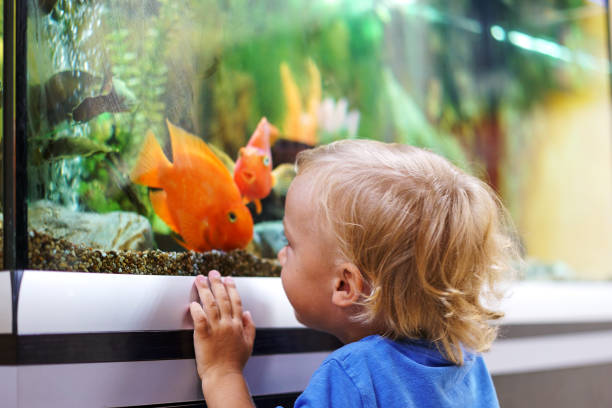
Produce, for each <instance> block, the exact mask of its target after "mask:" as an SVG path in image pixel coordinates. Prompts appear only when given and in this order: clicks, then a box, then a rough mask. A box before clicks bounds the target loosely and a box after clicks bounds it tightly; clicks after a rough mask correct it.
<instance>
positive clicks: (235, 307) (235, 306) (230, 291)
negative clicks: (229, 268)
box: [225, 276, 242, 319]
mask: <svg viewBox="0 0 612 408" xmlns="http://www.w3.org/2000/svg"><path fill="white" fill-rule="evenodd" d="M225 288H226V289H227V295H228V296H229V299H230V302H231V304H232V317H234V318H238V319H240V318H242V300H241V299H240V294H239V293H238V290H237V289H236V282H234V279H233V278H232V277H231V276H226V277H225Z"/></svg>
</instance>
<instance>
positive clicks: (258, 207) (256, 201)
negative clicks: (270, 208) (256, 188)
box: [253, 198, 261, 214]
mask: <svg viewBox="0 0 612 408" xmlns="http://www.w3.org/2000/svg"><path fill="white" fill-rule="evenodd" d="M253 203H255V212H256V213H257V214H261V201H259V199H257V198H256V199H255V200H253Z"/></svg>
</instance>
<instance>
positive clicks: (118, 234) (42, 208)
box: [28, 201, 154, 251]
mask: <svg viewBox="0 0 612 408" xmlns="http://www.w3.org/2000/svg"><path fill="white" fill-rule="evenodd" d="M28 224H29V227H30V229H34V230H36V231H40V232H44V233H46V234H49V235H51V236H53V237H54V238H59V239H65V240H67V241H69V242H71V243H73V244H77V245H84V246H86V247H90V248H94V249H101V250H107V251H111V250H139V251H141V250H145V249H152V248H154V246H153V234H152V231H151V224H150V223H149V220H147V219H146V218H145V217H143V216H141V215H139V214H136V213H132V212H124V211H113V212H110V213H106V214H98V213H93V212H80V211H72V210H69V209H67V208H65V207H63V206H61V205H58V204H55V203H52V202H50V201H37V202H34V203H31V204H30V205H29V206H28Z"/></svg>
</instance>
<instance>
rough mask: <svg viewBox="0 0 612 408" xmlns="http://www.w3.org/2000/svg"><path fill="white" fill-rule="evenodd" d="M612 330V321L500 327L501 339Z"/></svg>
mask: <svg viewBox="0 0 612 408" xmlns="http://www.w3.org/2000/svg"><path fill="white" fill-rule="evenodd" d="M605 330H612V322H580V323H544V324H541V323H537V324H507V325H502V326H501V327H500V329H499V339H516V338H521V337H534V336H553V335H562V334H576V333H586V332H597V331H605Z"/></svg>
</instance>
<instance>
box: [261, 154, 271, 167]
mask: <svg viewBox="0 0 612 408" xmlns="http://www.w3.org/2000/svg"><path fill="white" fill-rule="evenodd" d="M262 160H263V164H264V166H267V165H269V164H270V158H269V157H268V156H264V157H262Z"/></svg>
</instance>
